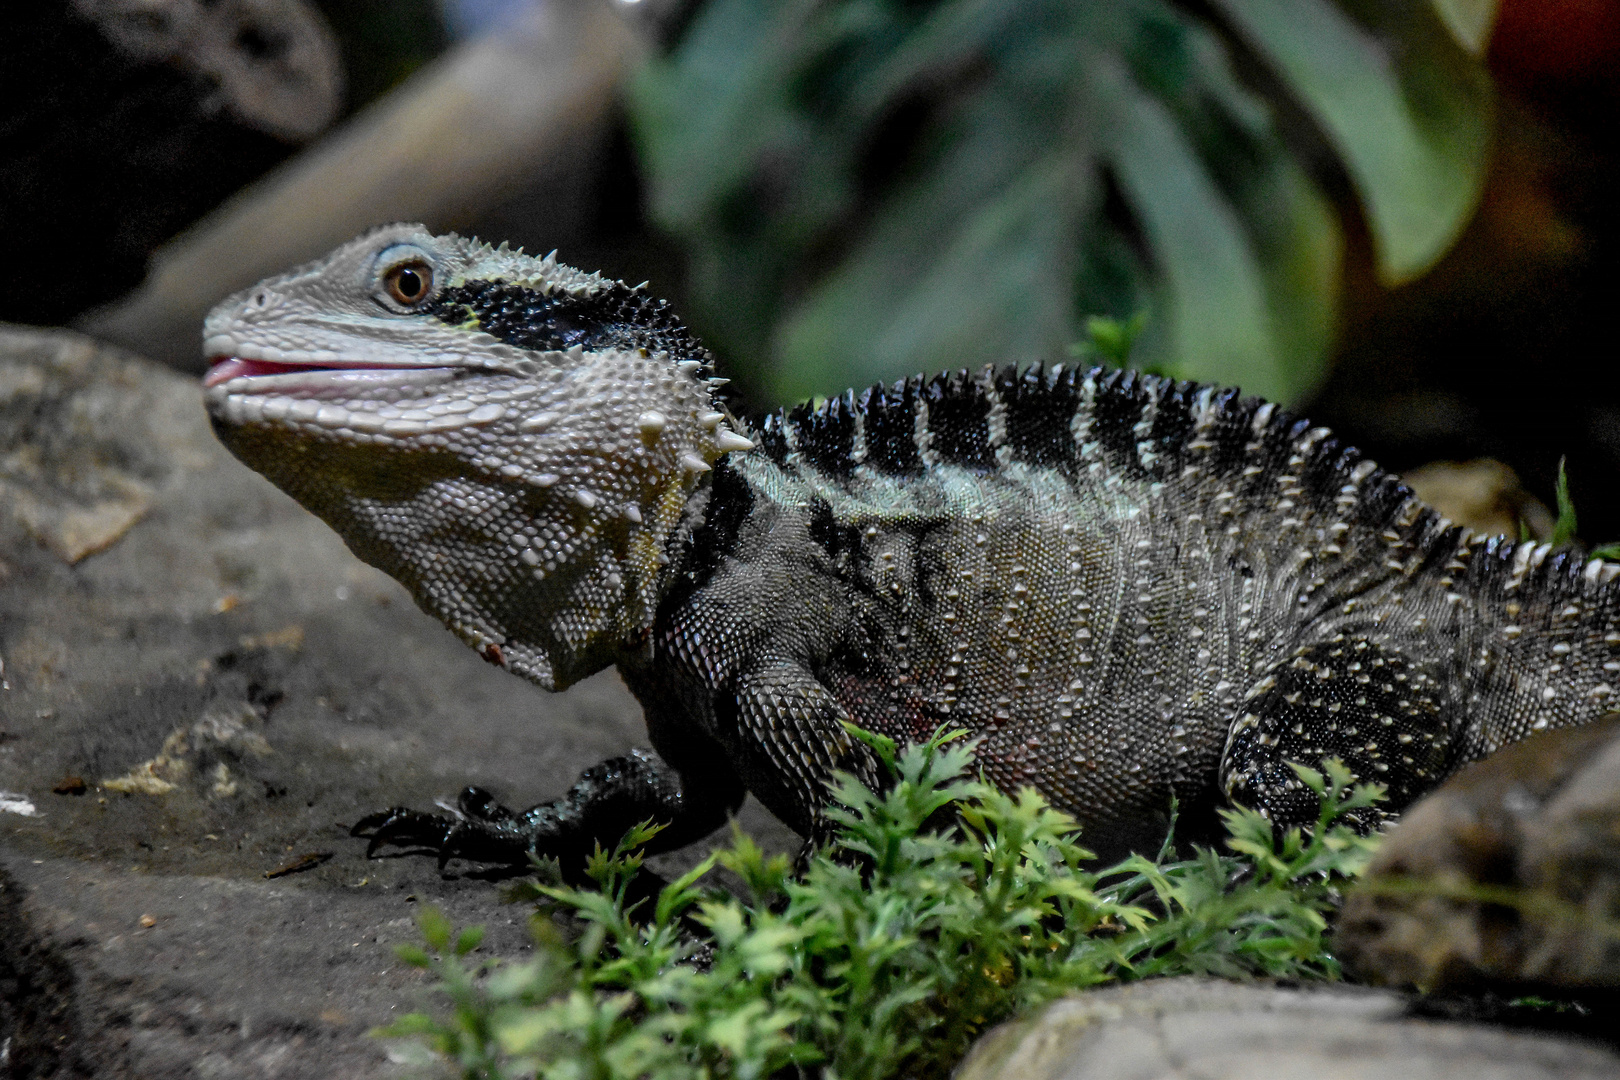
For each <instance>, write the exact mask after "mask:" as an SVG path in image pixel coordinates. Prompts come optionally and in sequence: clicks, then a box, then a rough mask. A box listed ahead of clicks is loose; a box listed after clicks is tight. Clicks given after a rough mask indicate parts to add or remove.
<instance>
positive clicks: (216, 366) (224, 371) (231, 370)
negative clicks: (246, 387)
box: [203, 356, 401, 388]
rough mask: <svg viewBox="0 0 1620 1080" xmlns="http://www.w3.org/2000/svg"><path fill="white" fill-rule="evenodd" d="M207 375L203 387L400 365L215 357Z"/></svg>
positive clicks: (383, 368)
mask: <svg viewBox="0 0 1620 1080" xmlns="http://www.w3.org/2000/svg"><path fill="white" fill-rule="evenodd" d="M210 363H211V366H210V367H209V369H208V374H207V375H204V376H203V386H204V387H205V388H206V387H210V386H218V385H219V384H220V383H222V382H228V381H230V380H231V379H243V378H253V377H254V376H257V375H286V374H289V373H291V372H294V371H350V370H365V371H377V370H384V371H386V370H398V368H399V367H400V366H401V365H396V364H365V363H352V364H346V363H337V364H281V363H277V362H275V361H273V360H243V359H240V358H239V357H235V356H216V357H213V358H212V360H211V361H210Z"/></svg>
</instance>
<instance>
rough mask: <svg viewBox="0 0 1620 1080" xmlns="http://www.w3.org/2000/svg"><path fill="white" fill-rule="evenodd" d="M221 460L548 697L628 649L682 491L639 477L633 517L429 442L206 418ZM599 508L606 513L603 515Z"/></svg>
mask: <svg viewBox="0 0 1620 1080" xmlns="http://www.w3.org/2000/svg"><path fill="white" fill-rule="evenodd" d="M215 428H216V431H217V433H218V435H219V437H220V439H221V441H223V442H224V443H225V445H226V446H227V447H229V448H230V450H231V451H232V453H234V454H236V456H237V457H239V458H241V459H242V460H243V461H244V462H245V463H247V464H248V465H249V466H251V467H253V468H254V469H257V470H258V471H260V472H262V473H263V474H264V475H265V476H266V477H267V478H269V479H270V480H271V481H272V482H273V483H275V484H276V485H277V486H278V487H280V488H282V489H283V490H284V491H286V492H287V493H288V494H289V495H291V496H292V497H293V498H295V499H297V500H298V501H299V502H300V503H302V504H303V505H304V506H305V507H306V508H307V509H309V510H310V511H312V512H314V513H315V514H317V515H318V516H320V517H321V518H322V519H323V520H325V521H326V522H327V523H328V524H329V525H331V526H332V528H333V529H335V530H336V531H337V532H338V533H339V535H341V536H342V537H343V539H344V541H345V542H346V543H347V544H348V546H349V548H350V549H351V550H352V551H353V552H354V553H355V554H356V555H357V556H359V557H360V558H361V559H363V560H364V561H366V562H368V563H370V564H371V565H373V566H375V567H377V568H378V569H380V570H382V571H383V572H384V573H387V574H389V575H390V576H392V577H394V578H396V579H398V580H399V581H400V582H401V583H403V584H404V585H405V587H406V588H407V589H409V590H410V592H411V595H412V596H413V598H414V599H415V600H416V602H417V604H418V605H419V606H420V607H421V608H422V609H423V610H425V611H427V612H428V613H429V614H431V615H434V616H436V617H437V618H438V619H440V620H441V621H442V622H443V623H444V624H445V625H446V626H447V627H449V628H450V629H451V630H452V631H453V632H454V633H455V634H456V635H457V636H458V637H460V638H461V639H462V640H463V641H465V642H466V643H467V644H469V645H471V646H472V647H473V648H475V649H477V650H478V651H479V653H480V654H481V655H482V656H483V657H484V658H485V659H486V660H489V661H490V662H492V663H496V664H498V665H500V666H501V667H504V668H507V669H508V670H510V671H512V672H514V673H516V674H519V675H522V676H524V677H525V678H527V679H529V680H530V681H532V682H535V683H537V684H539V685H540V686H542V687H544V688H545V689H548V690H560V689H563V688H565V687H567V686H569V685H570V684H572V683H574V682H576V681H578V680H579V679H582V678H584V677H586V676H587V675H590V674H593V673H594V672H596V671H599V670H601V669H602V668H604V667H606V666H608V665H610V664H612V663H613V662H615V660H617V659H618V658H619V657H620V656H621V655H622V654H623V653H624V651H625V650H626V649H632V648H636V647H637V643H638V642H641V641H643V640H644V639H645V636H646V635H645V631H646V630H647V629H648V628H649V627H650V626H651V625H652V619H653V615H654V612H655V610H656V605H657V590H658V586H659V581H660V578H661V573H662V570H663V567H664V566H665V565H666V564H667V558H666V556H665V553H664V552H665V546H666V544H667V543H668V540H669V537H670V535H671V534H672V533H673V532H674V530H675V529H676V527H677V526H678V524H679V521H680V517H681V513H682V511H683V509H684V507H685V505H686V501H687V499H688V497H689V494H690V491H689V489H690V487H691V486H692V484H691V482H690V478H689V477H686V476H684V475H682V474H679V473H677V474H675V475H674V476H672V477H659V476H657V475H655V474H648V475H645V476H644V478H643V479H644V485H645V486H644V488H643V490H638V491H637V492H636V494H637V496H638V497H637V499H636V505H637V506H638V507H640V508H641V509H640V510H639V512H638V513H637V515H636V516H637V517H639V518H640V520H639V521H636V520H632V519H631V518H630V517H627V516H625V514H624V513H622V512H620V511H618V510H617V508H608V507H606V506H604V505H603V504H602V503H600V502H595V503H593V502H592V501H591V500H582V499H580V498H579V496H578V494H577V492H575V491H569V490H567V489H563V488H561V487H560V485H550V486H537V485H535V484H534V483H532V482H525V481H523V480H520V479H514V478H511V477H507V476H503V475H502V474H501V473H500V471H499V470H498V469H490V468H483V467H479V466H477V465H475V464H473V463H469V462H468V461H467V460H466V459H465V458H463V457H462V456H460V455H458V454H456V453H454V452H451V451H448V450H445V449H436V448H423V449H418V450H402V449H400V448H399V447H389V448H387V449H384V448H382V447H378V446H372V445H364V444H362V445H355V444H353V443H351V442H348V441H345V440H341V439H324V438H312V437H308V436H292V437H289V433H288V432H287V431H286V430H285V429H280V430H272V429H268V428H266V427H263V426H252V425H250V426H245V427H236V426H231V425H228V424H224V423H220V422H219V421H218V420H216V423H215ZM604 511H612V512H604Z"/></svg>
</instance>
